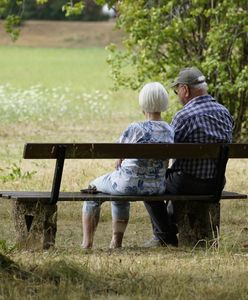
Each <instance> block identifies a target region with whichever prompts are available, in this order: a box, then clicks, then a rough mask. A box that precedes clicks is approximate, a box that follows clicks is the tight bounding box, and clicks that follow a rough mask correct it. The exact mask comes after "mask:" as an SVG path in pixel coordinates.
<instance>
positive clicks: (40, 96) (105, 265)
mask: <svg viewBox="0 0 248 300" xmlns="http://www.w3.org/2000/svg"><path fill="white" fill-rule="evenodd" d="M106 55H107V54H106V52H105V50H104V49H101V48H99V49H98V48H94V49H46V48H40V49H37V48H24V47H20V48H18V47H1V48H0V66H1V72H0V122H1V127H0V137H1V139H0V142H1V144H0V145H1V147H0V158H1V162H0V185H1V187H0V189H1V190H49V189H50V188H51V181H52V175H53V168H54V162H53V161H40V160H38V161H28V160H23V159H22V158H21V157H22V149H23V145H24V143H25V142H34V141H39V142H43V141H47V142H48V141H50V142H91V141H92V142H100V141H102V142H114V141H115V140H116V139H117V138H118V136H119V134H120V133H121V131H122V130H123V129H124V128H125V127H126V126H127V125H128V124H129V123H130V122H133V121H137V120H142V119H143V116H142V113H141V112H140V110H139V108H138V103H137V93H136V92H132V91H129V90H121V91H118V92H113V91H111V89H110V88H111V85H112V84H111V79H110V77H109V69H108V65H107V64H106V62H105V58H106ZM171 102H172V103H171V109H170V112H169V113H167V114H166V115H165V119H166V120H168V121H169V120H170V118H171V115H172V114H173V113H174V112H175V110H176V108H177V106H176V104H175V98H172V101H171ZM112 169H113V161H109V160H102V161H101V160H99V161H91V160H87V161H80V162H79V161H68V162H66V164H65V171H64V177H63V181H62V187H61V188H62V190H63V191H78V190H79V189H80V188H82V187H86V186H87V184H88V182H89V181H90V180H91V179H93V178H94V177H96V176H98V175H101V174H103V173H105V172H107V171H110V170H112ZM247 170H248V162H247V160H246V161H245V160H236V161H231V162H230V163H229V164H228V167H227V186H226V187H227V190H228V189H229V190H236V191H237V192H244V193H247V180H248V171H247ZM27 172H29V173H30V174H31V175H30V176H28V175H27ZM81 206H82V203H60V204H59V208H58V233H57V240H56V248H55V249H54V250H51V251H44V252H25V251H20V250H18V249H16V248H15V231H14V227H13V221H12V216H11V209H12V204H11V203H10V202H9V201H7V200H0V252H2V253H4V254H6V255H8V256H9V257H10V258H11V259H13V260H14V261H15V262H16V263H18V264H19V267H20V268H21V270H22V271H23V272H27V273H25V274H26V276H24V277H23V276H21V277H20V273H18V270H17V268H14V269H13V268H12V269H11V270H9V272H6V270H4V269H3V264H2V263H1V261H0V299H121V300H123V299H142V300H143V299H230V300H232V299H248V298H247V295H248V285H247V275H248V263H247V259H248V248H244V247H243V244H244V243H247V242H248V233H247V232H248V231H247V228H248V224H247V215H248V208H247V201H235V202H234V201H233V202H231V201H226V202H225V203H222V216H221V237H220V246H219V248H206V249H200V250H193V249H190V248H180V249H173V248H163V249H153V250H147V249H143V248H142V247H141V246H142V244H143V242H144V241H146V240H147V239H148V238H149V237H150V235H151V226H150V222H149V218H148V216H147V213H146V211H145V209H144V206H143V204H142V203H133V204H132V208H131V219H130V224H129V226H128V229H127V232H126V236H125V240H124V248H123V249H121V250H118V251H117V250H116V251H110V250H108V244H109V241H110V238H111V215H110V207H109V204H107V203H105V204H104V205H103V209H102V215H101V221H100V224H99V228H98V230H97V233H96V240H95V249H94V250H92V251H90V252H88V253H86V252H83V251H82V250H81V249H80V243H81V235H82V230H81V224H80V223H81Z"/></svg>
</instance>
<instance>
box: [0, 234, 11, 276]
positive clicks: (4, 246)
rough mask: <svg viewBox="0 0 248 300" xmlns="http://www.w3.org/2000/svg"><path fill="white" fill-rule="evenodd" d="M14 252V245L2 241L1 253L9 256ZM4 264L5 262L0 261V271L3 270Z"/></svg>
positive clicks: (0, 240) (0, 244)
mask: <svg viewBox="0 0 248 300" xmlns="http://www.w3.org/2000/svg"><path fill="white" fill-rule="evenodd" d="M13 250H15V246H14V245H10V244H8V243H7V241H6V240H2V239H0V252H1V253H4V254H8V253H10V252H12V251H13ZM0 256H1V254H0ZM2 263H3V262H2V261H1V259H0V270H1V267H3V264H2Z"/></svg>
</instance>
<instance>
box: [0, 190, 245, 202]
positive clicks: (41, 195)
mask: <svg viewBox="0 0 248 300" xmlns="http://www.w3.org/2000/svg"><path fill="white" fill-rule="evenodd" d="M1 193H2V197H3V198H5V199H12V200H23V201H26V202H33V201H37V200H39V201H41V202H42V203H46V202H48V201H49V200H50V198H51V192H36V191H33V192H29V191H28V192H27V191H16V192H15V191H12V192H10V191H5V192H1ZM212 199H214V195H168V194H164V195H159V196H114V195H108V194H103V193H98V194H86V193H80V192H60V194H59V199H58V200H59V201H91V200H104V201H123V200H124V201H164V200H172V201H207V202H209V201H211V200H212ZM232 199H247V195H246V194H240V193H234V192H228V191H223V192H222V195H221V200H232Z"/></svg>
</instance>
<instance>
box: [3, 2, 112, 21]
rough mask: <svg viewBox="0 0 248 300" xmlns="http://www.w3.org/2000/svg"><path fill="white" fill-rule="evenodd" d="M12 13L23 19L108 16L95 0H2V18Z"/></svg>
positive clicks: (101, 18) (80, 18)
mask: <svg viewBox="0 0 248 300" xmlns="http://www.w3.org/2000/svg"><path fill="white" fill-rule="evenodd" d="M10 14H13V15H15V16H19V17H21V19H23V20H29V19H32V20H33V19H40V20H43V19H44V20H66V19H67V20H86V21H93V20H94V21H96V20H103V19H107V18H108V17H107V16H106V15H104V14H102V12H101V6H100V5H98V4H96V3H95V2H94V1H93V0H84V1H79V0H73V1H67V0H53V1H52V0H0V18H1V17H2V18H4V19H5V18H7V16H8V15H10ZM10 24H11V22H10Z"/></svg>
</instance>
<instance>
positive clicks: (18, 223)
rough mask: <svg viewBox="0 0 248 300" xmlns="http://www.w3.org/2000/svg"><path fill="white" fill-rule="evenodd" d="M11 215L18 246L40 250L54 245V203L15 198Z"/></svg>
mask: <svg viewBox="0 0 248 300" xmlns="http://www.w3.org/2000/svg"><path fill="white" fill-rule="evenodd" d="M13 217H14V224H15V229H16V234H17V245H18V247H19V248H22V249H31V250H42V249H48V248H50V247H51V246H54V244H55V236H56V231H57V205H56V204H53V205H50V204H44V203H41V202H40V201H35V202H28V201H25V200H17V201H15V203H14V206H13Z"/></svg>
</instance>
